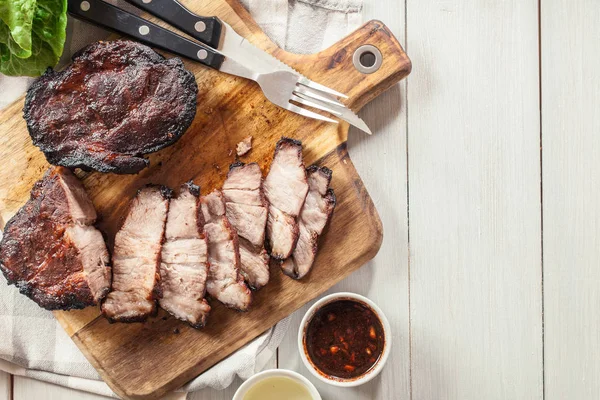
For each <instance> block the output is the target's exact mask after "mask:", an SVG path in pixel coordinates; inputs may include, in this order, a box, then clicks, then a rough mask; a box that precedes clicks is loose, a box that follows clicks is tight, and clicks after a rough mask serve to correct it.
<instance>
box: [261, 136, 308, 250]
mask: <svg viewBox="0 0 600 400" xmlns="http://www.w3.org/2000/svg"><path fill="white" fill-rule="evenodd" d="M264 190H265V196H266V197H267V200H268V201H269V217H268V220H267V240H266V243H267V247H268V248H269V250H270V254H271V257H273V258H275V259H278V260H284V259H286V258H288V257H289V256H290V255H291V254H292V251H293V250H294V247H296V242H297V241H298V235H299V233H300V232H299V228H298V223H297V222H296V217H297V216H298V214H299V213H300V209H301V208H302V204H304V199H305V198H306V193H307V192H308V183H307V181H306V170H305V168H304V161H303V160H302V143H301V142H300V141H297V140H293V139H289V138H282V139H281V140H279V141H278V142H277V145H276V147H275V156H274V158H273V162H272V163H271V169H270V171H269V174H268V175H267V177H266V179H265V183H264Z"/></svg>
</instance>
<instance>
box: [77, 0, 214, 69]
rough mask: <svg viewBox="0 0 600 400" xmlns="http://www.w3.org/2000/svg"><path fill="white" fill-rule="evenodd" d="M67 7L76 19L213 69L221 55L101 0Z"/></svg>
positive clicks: (83, 1) (82, 0)
mask: <svg viewBox="0 0 600 400" xmlns="http://www.w3.org/2000/svg"><path fill="white" fill-rule="evenodd" d="M153 1H154V0H153ZM68 10H69V13H70V14H71V15H73V16H74V17H76V18H78V19H82V20H84V21H87V22H91V23H93V24H95V25H98V26H100V27H102V28H106V29H110V30H113V31H115V32H118V33H121V34H124V35H127V36H131V37H133V38H135V39H137V40H139V41H140V42H143V43H146V44H147V45H149V46H152V47H158V48H160V49H163V50H166V51H168V52H170V53H174V54H177V55H180V56H183V57H186V58H189V59H191V60H194V61H199V62H201V63H202V64H204V65H206V66H209V67H212V68H215V69H219V68H220V67H221V64H222V63H223V61H224V59H225V57H224V56H223V55H222V54H219V53H217V52H216V51H215V50H214V49H212V48H210V47H208V46H205V45H202V44H199V43H195V42H192V41H191V40H188V39H186V38H184V37H183V36H179V35H178V34H176V33H174V32H171V31H170V30H168V29H165V28H162V27H160V26H158V25H156V24H153V23H152V22H150V21H146V20H145V19H143V18H140V17H138V16H136V15H133V14H131V13H128V12H127V11H124V10H121V9H120V8H118V7H115V6H113V5H112V4H109V3H106V2H104V1H102V0H69V3H68Z"/></svg>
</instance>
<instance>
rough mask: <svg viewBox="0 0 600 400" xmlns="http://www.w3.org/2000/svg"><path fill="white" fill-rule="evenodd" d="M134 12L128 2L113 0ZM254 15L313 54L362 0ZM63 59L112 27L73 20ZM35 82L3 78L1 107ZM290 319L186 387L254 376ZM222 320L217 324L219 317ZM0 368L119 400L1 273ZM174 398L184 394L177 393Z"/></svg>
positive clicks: (340, 31) (281, 39)
mask: <svg viewBox="0 0 600 400" xmlns="http://www.w3.org/2000/svg"><path fill="white" fill-rule="evenodd" d="M111 2H113V3H117V4H118V5H119V6H120V7H123V8H127V9H129V10H135V9H132V8H130V6H129V5H128V4H122V2H120V1H119V0H111ZM242 3H244V5H245V6H246V8H248V10H249V11H250V13H251V14H252V16H253V18H254V19H255V20H256V21H257V23H258V24H259V25H260V26H261V28H262V29H263V30H264V31H265V33H266V34H267V35H268V36H269V37H270V38H271V39H272V40H274V41H275V42H276V43H277V44H278V45H279V46H280V47H282V48H285V49H286V50H288V51H291V52H296V53H314V52H317V51H319V50H321V49H324V48H326V47H328V46H329V45H331V44H333V43H335V42H336V41H338V40H339V39H341V38H342V37H344V36H346V35H347V34H349V33H350V32H352V31H354V30H355V29H356V28H358V26H359V25H360V23H361V20H362V18H361V11H362V0H242ZM67 29H68V32H67V34H68V35H67V45H66V47H65V48H66V51H65V54H64V55H63V58H62V59H61V64H62V65H64V64H65V63H68V61H69V59H70V57H71V55H72V54H73V53H74V52H75V51H77V50H79V49H80V48H82V47H84V46H85V45H87V44H89V43H91V42H93V41H95V40H99V39H102V38H104V37H106V36H107V35H108V33H107V32H106V31H103V30H102V29H99V28H96V27H93V26H91V25H88V24H86V23H83V22H80V21H75V20H72V19H70V20H69V26H68V28H67ZM32 81H33V80H32V79H31V78H13V77H6V76H3V75H0V108H3V107H6V106H7V105H9V104H11V103H12V102H13V101H15V100H16V99H18V98H19V97H20V96H21V95H22V94H23V93H24V92H25V90H26V89H27V87H28V86H29V84H30V83H31V82H32ZM289 320H290V319H289V318H286V319H284V320H282V321H280V322H279V323H278V324H277V325H276V326H275V327H273V328H272V329H270V330H269V331H267V332H265V333H264V334H263V335H261V336H260V337H259V338H257V339H255V340H254V341H252V342H251V343H249V344H248V345H246V346H245V347H243V348H242V349H240V350H238V351H237V352H236V353H234V354H233V355H231V356H230V357H228V358H227V359H225V360H223V361H221V362H220V363H219V364H217V365H215V366H214V367H212V368H211V369H209V370H208V371H206V372H205V373H203V374H202V375H200V376H198V377H197V378H196V379H194V380H192V381H191V382H189V383H188V384H187V385H185V386H184V387H183V388H182V389H181V391H182V392H191V391H195V390H199V389H201V388H204V387H212V388H215V389H223V388H225V387H227V386H229V385H230V384H231V382H232V381H233V379H234V378H235V376H236V375H238V376H240V377H241V378H242V379H247V378H248V377H250V376H252V375H253V374H254V373H256V372H258V371H260V370H261V369H262V368H263V367H264V366H265V365H266V363H267V362H268V361H269V360H270V359H271V358H272V357H273V356H274V355H275V350H276V349H277V347H278V346H279V344H280V343H281V341H282V340H283V336H284V335H285V333H286V331H287V328H288V325H289ZM214 322H216V321H214ZM0 370H4V371H7V372H10V373H12V374H15V375H22V376H28V377H32V378H36V379H39V380H43V381H47V382H51V383H54V384H58V385H62V386H66V387H70V388H73V389H79V390H84V391H88V392H92V393H97V394H101V395H105V396H112V397H116V395H115V394H114V393H113V392H112V391H111V390H110V389H109V387H108V386H107V385H106V384H105V383H104V382H102V381H101V380H100V377H99V376H98V373H97V372H96V370H95V369H94V368H93V367H92V366H91V365H90V364H89V363H88V362H87V360H86V359H85V357H84V356H83V354H81V352H80V351H79V349H78V348H77V347H76V346H75V344H74V343H73V342H72V341H71V339H70V338H69V337H68V336H67V334H66V333H65V332H64V331H63V329H62V327H61V326H60V325H59V324H58V322H57V321H56V320H55V319H54V317H53V316H52V314H51V313H50V312H48V311H45V310H42V309H41V308H39V307H37V305H35V304H34V303H33V302H32V301H30V300H29V299H27V298H26V297H25V296H22V295H20V294H19V292H18V290H16V288H15V287H14V286H10V287H9V286H7V285H6V280H5V279H4V277H3V276H1V274H0ZM170 398H185V393H174V394H173V395H172V396H171V397H170Z"/></svg>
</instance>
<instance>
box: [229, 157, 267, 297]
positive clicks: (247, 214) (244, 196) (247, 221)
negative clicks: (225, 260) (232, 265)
mask: <svg viewBox="0 0 600 400" xmlns="http://www.w3.org/2000/svg"><path fill="white" fill-rule="evenodd" d="M223 196H224V198H225V210H226V214H227V218H228V219H229V222H231V225H232V226H233V227H234V228H235V230H236V231H237V233H238V236H239V243H240V262H241V273H242V275H243V276H244V279H245V280H246V282H248V285H250V286H251V287H252V288H254V289H260V288H261V287H263V286H264V285H266V284H267V282H269V255H268V254H267V252H266V250H265V246H264V242H265V227H266V224H267V216H268V207H269V203H268V202H267V200H266V198H265V196H264V194H263V186H262V172H261V170H260V167H259V165H258V164H256V163H251V164H242V163H235V164H232V165H231V166H230V167H229V173H228V174H227V179H226V180H225V183H224V184H223Z"/></svg>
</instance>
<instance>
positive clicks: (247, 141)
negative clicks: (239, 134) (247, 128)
mask: <svg viewBox="0 0 600 400" xmlns="http://www.w3.org/2000/svg"><path fill="white" fill-rule="evenodd" d="M235 150H236V153H237V155H238V157H241V156H243V155H245V154H247V153H248V152H249V151H250V150H252V136H248V137H246V138H244V140H242V141H241V142H239V143H238V144H237V146H236V147H235Z"/></svg>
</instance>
